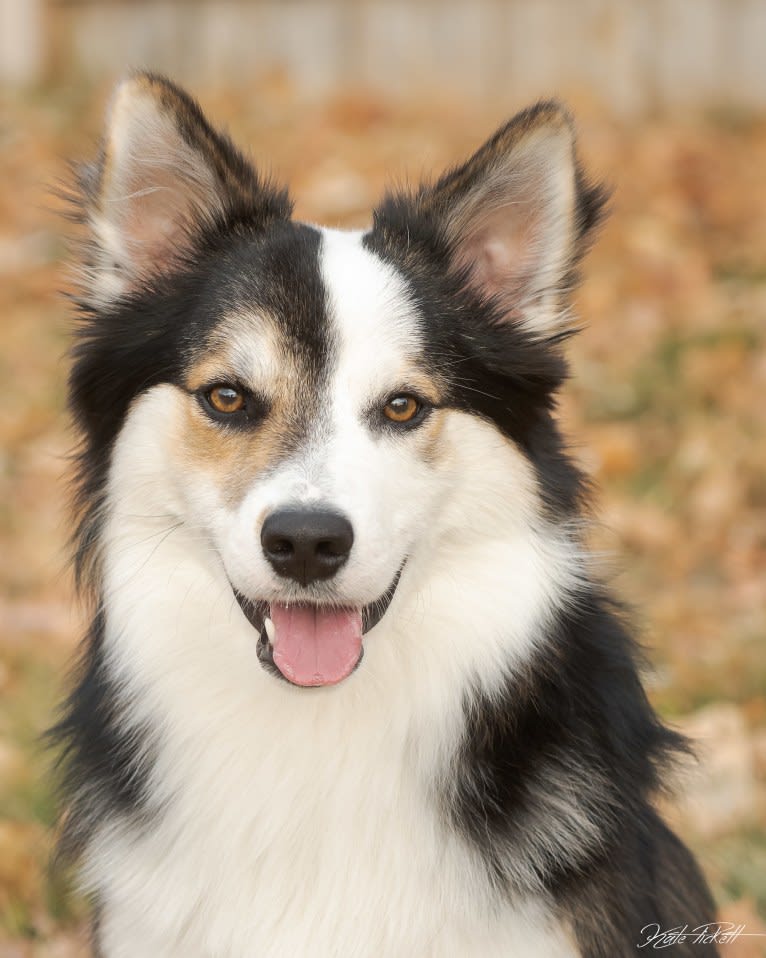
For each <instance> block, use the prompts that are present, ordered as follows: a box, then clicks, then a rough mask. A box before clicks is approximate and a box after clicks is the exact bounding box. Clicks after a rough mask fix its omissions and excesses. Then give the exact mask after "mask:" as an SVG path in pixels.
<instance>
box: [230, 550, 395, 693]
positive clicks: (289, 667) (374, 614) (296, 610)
mask: <svg viewBox="0 0 766 958" xmlns="http://www.w3.org/2000/svg"><path fill="white" fill-rule="evenodd" d="M402 568H404V566H402ZM402 568H400V569H399V571H398V572H397V573H396V575H395V576H394V579H393V582H392V583H391V585H390V586H389V587H388V588H387V589H386V591H385V592H384V593H383V595H381V596H380V598H378V599H376V600H375V601H374V602H371V603H369V605H365V606H363V607H362V608H353V607H343V606H330V605H318V604H315V603H309V602H291V603H283V602H266V601H263V600H258V601H255V602H254V601H252V600H251V599H248V598H247V597H246V596H244V595H242V593H241V592H239V591H237V589H235V588H234V586H232V590H233V592H234V595H235V596H236V599H237V602H238V603H239V606H240V608H241V609H242V611H243V612H244V614H245V617H246V619H247V620H248V622H249V623H250V624H251V625H252V626H253V628H254V629H255V630H256V632H257V633H258V645H257V649H256V651H257V653H258V659H259V661H260V663H261V665H262V666H263V667H264V668H265V669H266V671H267V672H271V673H272V674H273V675H276V676H278V677H279V678H283V679H286V680H287V681H288V682H291V683H292V684H293V685H300V686H318V685H336V684H337V683H338V682H341V681H342V680H343V679H345V678H347V677H348V676H349V675H350V674H351V673H352V672H353V671H354V669H356V668H357V667H358V666H359V663H360V662H361V661H362V656H363V655H364V649H363V648H362V637H363V636H364V635H365V633H367V632H369V631H370V629H372V628H373V626H375V625H377V624H378V622H380V620H381V619H382V618H383V616H384V615H385V614H386V611H387V610H388V607H389V605H390V604H391V600H392V599H393V597H394V593H395V592H396V587H397V586H398V584H399V579H400V577H401V574H402Z"/></svg>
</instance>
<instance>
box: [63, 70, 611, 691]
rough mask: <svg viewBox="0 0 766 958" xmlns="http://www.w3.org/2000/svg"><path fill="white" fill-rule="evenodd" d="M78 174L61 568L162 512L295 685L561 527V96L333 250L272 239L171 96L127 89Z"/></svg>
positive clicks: (576, 240) (331, 679) (567, 267)
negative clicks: (78, 304)
mask: <svg viewBox="0 0 766 958" xmlns="http://www.w3.org/2000/svg"><path fill="white" fill-rule="evenodd" d="M81 184H82V193H83V207H82V208H83V211H84V214H85V219H86V221H87V224H88V227H89V234H90V244H89V248H88V254H87V256H86V260H85V265H84V277H85V281H84V290H83V297H82V304H83V309H84V312H85V321H84V324H83V328H82V331H81V335H80V339H79V342H78V345H77V347H76V351H75V366H74V370H73V374H72V405H73V409H74V412H75V415H76V417H77V420H78V422H79V424H80V425H81V427H82V428H83V430H84V433H85V451H84V454H83V472H82V477H81V478H82V487H83V499H84V501H85V502H86V503H87V505H86V508H85V512H84V518H83V523H82V526H81V557H82V558H83V559H85V558H88V557H89V556H92V555H93V554H94V553H95V552H97V551H98V544H99V543H100V544H101V545H102V546H103V543H104V540H105V538H106V539H108V538H109V536H110V535H112V533H110V532H109V531H108V528H107V527H108V525H109V521H112V522H113V525H114V523H117V525H119V522H117V520H116V519H115V517H116V516H122V517H123V518H124V520H125V522H129V521H132V522H133V528H134V529H141V528H142V523H150V522H151V521H152V520H157V518H158V517H159V518H160V519H163V517H164V519H165V520H166V521H165V525H164V526H163V527H162V528H166V529H168V530H169V531H170V533H172V532H173V531H174V530H176V529H182V530H183V534H185V535H187V536H188V543H189V545H188V548H189V550H191V551H193V552H194V555H195V557H196V558H197V561H199V562H200V563H202V564H204V565H205V566H206V568H207V569H208V571H209V575H210V576H211V577H212V578H214V579H216V580H219V581H220V580H222V578H223V577H224V576H225V579H226V580H228V585H229V587H230V589H231V591H232V594H233V595H234V596H236V598H237V600H238V601H239V604H240V607H241V609H242V613H243V614H244V615H245V616H246V617H247V618H248V619H249V621H250V623H251V625H252V626H253V628H254V630H255V639H254V647H255V646H256V645H257V648H258V653H259V657H260V658H261V660H262V662H263V663H264V664H265V665H266V667H267V668H270V669H271V670H273V671H274V672H275V673H276V674H280V675H282V676H283V677H286V678H288V679H289V680H290V681H292V682H293V683H294V684H299V685H322V684H333V683H336V682H338V681H340V680H341V679H343V678H345V677H346V676H347V675H348V674H349V673H350V672H351V671H353V669H354V668H355V666H356V665H357V664H358V662H359V660H360V657H361V653H362V639H363V634H364V633H365V632H366V631H369V630H370V629H372V628H374V627H375V626H376V624H377V623H378V622H379V621H380V620H381V619H384V618H385V616H386V613H387V611H388V609H389V605H390V604H391V603H392V601H396V593H397V589H401V590H404V589H405V588H409V589H410V592H412V590H413V588H414V586H413V585H412V582H414V581H415V579H416V580H417V582H418V583H420V584H422V583H427V582H428V580H429V575H430V574H431V572H432V571H433V570H434V569H436V568H441V569H442V570H444V569H447V570H449V575H451V576H452V577H453V581H454V586H455V588H456V589H459V588H460V580H459V575H458V574H457V571H456V570H459V569H460V568H461V566H463V565H464V564H468V565H470V564H471V563H473V567H474V568H476V569H477V570H480V569H481V568H482V564H484V566H485V568H486V570H487V574H489V571H488V570H489V568H490V567H491V566H493V564H495V565H496V564H497V563H500V564H502V563H503V561H504V558H503V553H502V550H501V551H500V552H497V554H495V553H493V543H500V544H502V543H504V542H508V541H510V540H513V538H514V537H515V536H522V535H523V534H524V530H530V529H533V528H538V529H539V528H542V526H544V525H545V524H546V523H548V524H551V521H552V524H553V525H556V524H558V526H559V527H561V526H562V525H563V523H565V522H566V521H567V520H568V519H569V518H571V517H572V516H573V514H574V512H575V510H576V508H577V499H578V496H579V493H580V482H579V475H578V473H577V471H576V470H575V469H574V467H573V466H572V465H571V464H570V462H569V460H568V459H567V457H566V456H565V454H564V452H563V448H562V444H561V441H560V439H559V435H558V432H557V430H556V427H555V423H554V420H553V418H552V410H553V402H554V394H555V391H556V389H557V387H558V386H559V385H560V383H561V381H562V379H563V377H564V375H565V372H566V368H565V362H564V359H563V356H562V348H561V343H562V341H563V339H564V338H565V337H566V335H567V333H568V331H569V326H568V322H567V318H568V316H567V313H568V295H569V293H570V291H571V289H572V286H573V283H574V280H575V274H576V266H577V262H578V260H579V258H580V257H581V255H582V253H583V250H584V248H585V246H586V244H587V239H588V234H589V231H590V230H591V228H592V227H593V225H594V224H595V222H596V221H597V220H598V218H599V214H600V211H601V208H602V204H603V193H602V191H601V190H600V189H599V188H595V187H592V186H590V185H588V184H587V183H586V181H585V179H584V177H583V175H582V173H581V171H580V167H579V166H578V163H577V160H576V156H575V151H574V141H573V132H572V126H571V122H570V119H569V117H568V115H567V113H566V112H565V111H564V109H563V108H562V107H561V106H560V105H558V104H556V103H554V102H546V103H541V104H539V105H537V106H535V107H533V108H531V109H529V110H526V111H524V112H523V113H520V114H519V115H518V116H516V117H515V118H514V119H512V120H511V121H510V122H509V123H508V124H507V125H506V126H504V127H503V128H502V129H500V130H499V131H498V132H497V133H496V134H495V135H494V136H493V137H492V138H491V139H490V140H489V141H488V142H487V143H485V144H484V146H482V147H481V149H480V150H479V151H478V152H477V153H475V154H474V155H473V156H472V157H471V158H470V159H469V160H468V161H467V162H466V163H465V164H463V165H462V166H460V167H457V168H455V169H453V170H451V171H449V172H447V173H446V174H445V175H444V176H442V177H441V179H439V180H438V181H437V182H435V183H434V184H432V185H424V186H422V187H420V188H419V189H418V190H417V191H416V192H414V193H413V194H406V193H397V194H392V195H389V196H387V197H386V198H384V200H383V202H382V203H381V204H380V206H379V207H378V208H377V209H376V210H375V212H374V215H373V225H372V227H371V228H370V229H369V231H367V232H364V233H362V232H359V233H345V232H339V231H334V230H325V229H320V228H316V227H313V226H310V225H306V224H303V223H300V222H296V221H294V220H293V219H292V218H291V204H290V202H289V199H288V197H287V194H286V192H284V191H282V190H279V189H277V188H276V187H275V186H274V185H273V184H271V183H269V182H267V181H265V180H264V179H262V178H261V177H260V176H259V175H258V174H257V173H256V171H255V170H254V169H253V167H252V166H251V165H250V164H249V163H248V162H247V161H246V160H245V159H244V158H243V157H242V155H241V154H240V153H239V152H237V150H236V149H235V148H234V147H233V145H232V144H231V143H230V141H229V140H228V139H227V138H226V137H224V136H222V135H221V134H220V133H217V132H216V131H214V130H213V129H212V128H211V127H210V126H209V125H208V123H207V122H206V120H205V119H204V117H203V115H202V114H201V112H200V110H199V108H198V107H197V105H196V104H195V103H194V102H193V101H192V100H191V99H190V98H189V97H188V96H187V95H186V94H185V93H184V92H182V91H181V90H179V89H178V88H177V87H175V86H174V85H173V84H171V83H169V82H168V81H166V80H164V79H162V78H159V77H156V76H151V75H145V74H138V75H135V76H133V77H131V78H130V79H128V80H127V81H125V82H124V83H123V84H122V85H121V86H120V87H119V88H118V89H117V92H116V94H115V96H114V99H113V102H112V106H111V110H110V115H109V120H108V126H107V131H106V135H105V139H104V145H103V149H102V152H101V155H100V157H99V159H98V161H97V163H96V164H94V165H93V166H92V167H89V168H87V169H85V170H84V171H83V173H82V177H81ZM94 498H95V500H96V503H95V505H94ZM131 516H132V520H131ZM105 517H111V519H107V518H105ZM562 521H563V522H562ZM147 528H149V526H147ZM138 535H139V534H138V533H136V537H135V541H136V542H137V541H139V539H138ZM113 539H114V535H113ZM150 539H151V536H150ZM156 542H157V540H154V541H149V542H148V545H147V548H155V547H156ZM415 570H417V571H415ZM508 576H509V581H508V582H507V585H506V588H507V589H510V590H515V589H517V590H521V591H523V590H524V589H527V588H529V582H528V577H527V575H526V573H525V571H524V569H523V568H516V569H509V570H508ZM408 580H409V581H410V585H409V586H407V585H406V583H407V581H408ZM474 601H476V599H475V597H472V596H471V595H467V596H465V602H466V603H471V602H474ZM237 614H239V612H238V613H237ZM476 615H480V610H479V609H476Z"/></svg>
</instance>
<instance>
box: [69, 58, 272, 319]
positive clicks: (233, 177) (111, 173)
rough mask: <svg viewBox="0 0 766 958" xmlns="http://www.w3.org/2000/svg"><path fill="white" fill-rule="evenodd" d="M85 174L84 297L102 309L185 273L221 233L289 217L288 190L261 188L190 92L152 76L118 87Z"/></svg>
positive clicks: (141, 75) (137, 75)
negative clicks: (210, 234)
mask: <svg viewBox="0 0 766 958" xmlns="http://www.w3.org/2000/svg"><path fill="white" fill-rule="evenodd" d="M79 173H80V187H81V201H80V202H81V206H82V209H83V213H84V219H85V221H86V223H87V225H88V227H89V230H90V246H89V255H88V260H89V261H88V262H87V263H86V266H85V271H84V273H85V284H86V289H85V298H86V301H89V302H91V303H95V304H97V305H100V306H103V305H109V304H110V303H111V302H114V301H115V300H117V299H119V298H120V297H122V296H124V295H129V294H131V293H132V292H135V291H136V290H138V289H141V288H144V287H145V286H146V284H147V283H151V282H152V281H153V280H155V279H156V278H157V277H159V276H162V275H167V274H168V273H170V272H172V271H173V270H174V269H176V268H178V267H179V266H180V265H182V264H183V262H184V259H185V258H186V257H187V256H188V255H189V254H190V253H192V252H193V251H194V248H195V245H196V244H197V243H198V242H199V241H200V238H201V237H202V235H203V234H204V233H205V231H206V230H209V229H210V228H211V227H215V226H216V224H218V225H219V226H222V227H226V228H236V227H237V226H240V225H244V226H246V227H247V228H250V229H253V228H256V229H257V228H259V227H263V226H265V225H267V224H268V223H269V222H270V221H273V220H275V219H279V218H283V219H287V218H289V216H290V213H291V204H290V201H289V199H288V197H287V193H286V191H283V190H278V189H275V188H274V187H272V186H271V185H270V184H268V183H266V182H265V181H263V180H262V179H261V178H260V177H259V176H258V174H257V172H256V170H255V169H254V168H253V166H252V165H251V164H250V163H249V162H248V161H247V160H246V159H245V158H244V157H243V156H242V154H241V153H239V151H238V150H237V149H236V147H235V146H234V145H233V144H232V142H231V141H230V140H229V138H228V137H227V136H225V135H224V134H222V133H220V132H219V131H217V130H214V129H213V128H212V127H211V126H210V124H209V123H208V122H207V120H206V118H205V116H204V115H203V113H202V111H201V110H200V108H199V106H198V105H197V103H196V102H195V100H193V99H192V98H191V97H190V96H189V95H188V94H187V93H186V92H185V91H184V90H182V89H181V88H180V87H178V86H176V85H175V84H174V83H172V82H171V81H170V80H167V79H165V78H164V77H161V76H157V75H155V74H151V73H134V74H132V75H131V76H129V77H128V78H127V79H125V80H124V81H123V82H122V83H120V84H119V86H118V87H117V89H116V90H115V92H114V95H113V97H112V102H111V106H110V109H109V112H108V115H107V123H106V131H105V134H104V139H103V144H102V149H101V154H100V156H99V158H98V160H97V162H96V163H94V164H92V165H91V166H86V167H83V168H82V169H81V170H80V171H79Z"/></svg>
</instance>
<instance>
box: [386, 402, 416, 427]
mask: <svg viewBox="0 0 766 958" xmlns="http://www.w3.org/2000/svg"><path fill="white" fill-rule="evenodd" d="M420 409H421V406H420V403H419V402H418V400H417V399H415V397H414V396H392V397H391V399H389V400H388V402H387V403H386V405H385V406H384V407H383V415H384V416H385V417H386V419H390V420H391V422H411V421H412V420H413V419H414V418H415V416H417V414H418V413H419V412H420Z"/></svg>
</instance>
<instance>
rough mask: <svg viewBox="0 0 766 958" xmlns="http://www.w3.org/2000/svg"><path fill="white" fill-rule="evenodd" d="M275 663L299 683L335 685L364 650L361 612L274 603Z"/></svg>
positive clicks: (350, 669)
mask: <svg viewBox="0 0 766 958" xmlns="http://www.w3.org/2000/svg"><path fill="white" fill-rule="evenodd" d="M271 621H272V622H273V623H274V631H275V632H276V636H275V638H274V664H275V665H276V666H277V668H278V669H279V671H280V672H281V673H282V675H284V677H285V678H286V679H289V680H290V681H291V682H294V683H295V684H296V685H334V684H335V683H336V682H340V681H341V679H345V678H346V676H347V675H349V674H350V673H351V672H352V671H353V670H354V666H355V665H356V663H357V662H358V661H359V657H360V655H361V654H362V613H361V612H359V611H357V610H356V609H340V610H331V609H321V608H317V607H316V606H311V605H290V606H286V605H279V604H278V603H276V602H272V604H271Z"/></svg>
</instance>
